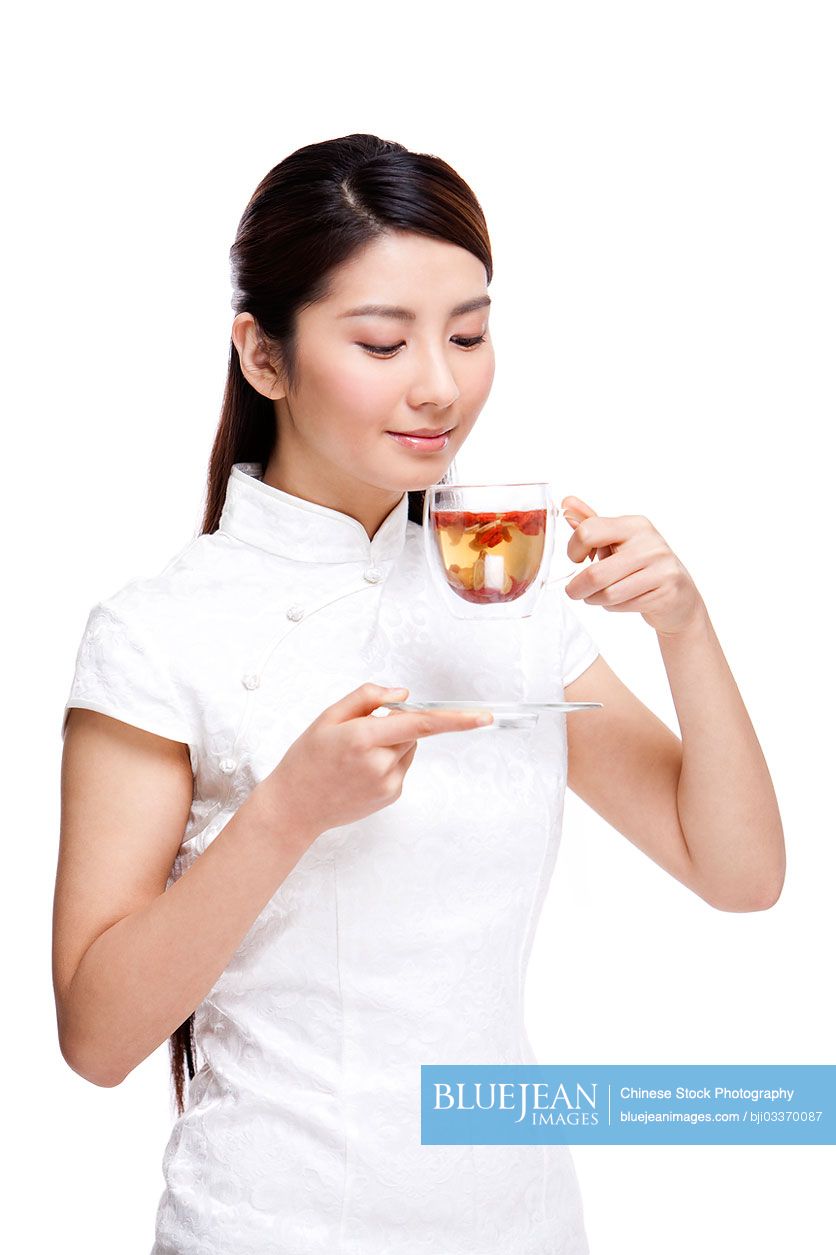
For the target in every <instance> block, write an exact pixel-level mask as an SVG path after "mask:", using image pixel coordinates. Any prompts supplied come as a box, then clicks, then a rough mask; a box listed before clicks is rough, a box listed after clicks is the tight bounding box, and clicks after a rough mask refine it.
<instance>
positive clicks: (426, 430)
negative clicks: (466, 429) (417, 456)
mask: <svg viewBox="0 0 836 1255" xmlns="http://www.w3.org/2000/svg"><path fill="white" fill-rule="evenodd" d="M452 430H453V429H452V427H442V428H441V429H440V430H438V431H433V429H432V428H431V427H418V428H417V429H416V430H415V431H390V432H387V435H389V436H447V435H449V434H450V432H451V431H452Z"/></svg>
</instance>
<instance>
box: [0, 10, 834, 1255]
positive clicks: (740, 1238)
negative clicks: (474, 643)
mask: <svg viewBox="0 0 836 1255" xmlns="http://www.w3.org/2000/svg"><path fill="white" fill-rule="evenodd" d="M831 13H832V10H831V6H829V5H827V4H824V3H822V4H814V3H805V2H804V0H794V2H793V3H791V4H790V3H770V2H768V0H761V2H760V3H742V2H741V0H723V2H722V3H717V2H716V0H702V2H701V3H699V4H696V3H692V4H676V3H674V4H671V3H669V2H668V3H661V2H660V3H648V2H646V0H641V2H638V3H636V2H634V3H631V4H619V3H589V4H583V5H577V4H574V5H568V4H557V5H554V6H551V8H550V9H547V10H543V9H541V8H540V7H539V6H537V8H535V7H534V6H533V5H530V4H524V3H523V4H521V3H517V4H514V5H512V6H508V7H507V8H506V9H503V10H502V11H492V10H491V9H490V8H489V7H488V6H484V5H473V4H471V5H452V6H449V5H444V6H442V5H436V4H427V3H424V4H420V5H419V4H412V5H362V6H356V5H346V6H344V7H342V8H337V7H336V6H334V7H333V8H332V7H330V6H324V5H316V4H306V5H301V6H280V5H278V4H275V5H262V4H258V3H251V4H248V5H245V6H236V7H233V6H232V5H228V6H223V7H218V8H214V7H212V6H207V5H205V4H180V5H178V4H173V5H170V6H165V7H164V6H162V5H160V4H148V3H146V4H145V5H144V6H142V7H141V8H140V7H137V8H136V9H135V10H134V11H131V10H130V9H129V8H127V7H126V6H105V5H101V6H97V5H92V4H89V3H88V4H84V3H81V4H74V5H67V6H59V5H57V4H52V5H43V4H41V5H38V4H30V5H28V6H25V7H24V6H17V11H16V13H15V15H14V17H13V18H12V19H10V20H8V19H7V27H6V32H7V39H6V41H5V42H6V47H5V51H4V52H3V54H2V55H3V61H4V64H3V67H2V69H3V73H2V75H0V82H2V89H1V90H2V93H3V100H2V104H3V112H4V117H5V118H6V121H7V124H8V129H9V131H10V133H9V135H8V137H7V139H6V142H5V162H4V165H5V174H6V180H5V184H6V192H5V198H4V202H3V210H2V211H3V215H4V224H3V242H4V251H5V257H6V262H5V266H6V284H5V285H4V286H5V300H4V302H3V317H4V321H5V328H4V336H3V342H4V345H5V348H6V363H5V368H4V394H5V395H4V401H5V405H4V409H5V423H4V429H5V438H4V451H5V454H6V458H5V471H4V493H3V512H4V534H5V537H6V546H5V552H6V575H5V581H4V582H5V585H6V591H7V596H8V600H7V611H6V616H5V617H6V626H7V629H8V630H9V632H10V636H9V637H7V647H6V658H7V661H8V663H9V666H8V671H7V675H6V679H5V685H4V688H5V698H6V718H5V721H4V723H5V733H6V736H7V748H6V753H5V765H6V767H7V768H9V769H10V776H11V778H9V779H8V780H7V783H6V789H5V793H6V799H7V805H6V825H5V828H6V834H5V835H6V840H5V850H6V859H7V869H6V871H7V874H6V881H7V893H8V899H7V901H8V906H7V911H6V913H5V919H4V923H3V927H4V948H5V956H6V964H5V968H6V988H5V990H4V995H5V996H4V1003H5V1010H6V1012H7V1015H8V1022H7V1023H8V1027H7V1030H6V1032H5V1034H4V1052H5V1053H6V1055H7V1063H6V1067H5V1080H6V1086H5V1088H6V1122H5V1123H6V1130H7V1134H6V1140H7V1145H8V1146H9V1148H10V1149H11V1150H12V1151H13V1165H12V1169H11V1172H12V1178H11V1180H7V1182H6V1184H7V1186H9V1187H10V1188H9V1197H10V1198H11V1199H12V1200H13V1201H12V1202H11V1204H10V1208H9V1209H7V1215H8V1214H9V1211H11V1213H14V1214H16V1215H18V1216H20V1217H21V1219H22V1220H23V1221H24V1224H25V1228H26V1231H27V1232H31V1233H32V1235H33V1238H34V1234H35V1233H36V1232H37V1234H38V1238H39V1239H42V1242H39V1245H40V1244H43V1245H54V1246H56V1247H58V1246H59V1244H60V1249H61V1250H63V1251H68V1252H84V1255H97V1253H98V1252H102V1255H104V1253H107V1255H113V1252H115V1251H119V1252H120V1255H147V1252H148V1251H149V1250H150V1246H151V1242H152V1230H153V1220H154V1213H155V1208H156V1204H157V1200H158V1198H159V1195H160V1192H161V1190H162V1185H163V1181H162V1174H161V1166H160V1165H161V1156H162V1150H163V1146H164V1144H165V1141H166V1139H167V1137H168V1131H169V1127H170V1121H171V1114H172V1113H171V1107H170V1103H169V1089H168V1058H167V1049H166V1047H161V1048H160V1049H159V1050H158V1051H157V1052H156V1053H155V1054H154V1055H153V1056H152V1057H151V1058H150V1059H149V1060H147V1061H146V1062H145V1063H144V1064H143V1065H142V1066H140V1067H139V1068H138V1069H136V1070H135V1071H134V1073H132V1074H131V1076H130V1077H129V1078H128V1079H127V1080H126V1082H125V1083H124V1084H123V1085H122V1086H120V1087H118V1088H116V1089H111V1090H108V1089H99V1088H96V1087H94V1086H93V1085H91V1084H89V1083H88V1082H86V1081H84V1080H82V1079H81V1078H80V1077H78V1076H77V1075H76V1074H75V1073H73V1072H72V1071H70V1069H69V1068H68V1067H67V1065H66V1064H65V1063H64V1061H63V1060H62V1058H61V1056H60V1053H59V1050H58V1043H57V1035H56V1028H55V1016H54V1006H53V1000H52V989H51V974H50V941H51V937H50V930H51V910H52V892H53V885H54V873H55V860H56V856H57V849H58V822H59V768H60V755H61V743H60V737H59V727H60V718H61V712H62V707H63V702H64V700H65V697H66V693H67V691H68V688H69V683H70V679H71V675H72V668H73V663H74V658H75V652H76V649H77V646H78V643H79V640H80V636H81V632H82V630H83V627H84V623H85V619H86V616H87V613H88V611H89V609H90V607H91V606H92V605H93V604H94V603H95V602H96V601H98V600H99V599H100V598H103V597H106V596H109V595H110V594H111V593H112V592H114V591H115V590H116V589H117V588H119V587H121V586H122V585H123V584H125V583H127V582H128V581H129V580H130V579H132V578H134V577H135V576H139V575H148V574H153V573H154V572H156V571H158V570H159V569H160V568H161V566H162V565H163V564H164V563H165V562H166V561H167V560H168V558H169V557H171V556H173V554H174V553H176V552H177V551H178V550H179V549H180V548H181V547H182V546H183V544H185V543H186V541H187V540H188V539H189V538H190V537H191V535H192V534H193V533H194V532H195V531H196V529H197V527H198V524H199V519H200V516H201V513H202V492H203V486H204V481H205V474H206V467H207V462H208V457H209V450H210V445H211V441H212V437H213V434H214V430H215V425H216V423H217V420H218V415H219V411H220V403H221V393H222V388H223V383H224V379H225V374H226V362H227V351H228V345H229V327H230V322H231V318H232V314H231V310H230V304H229V301H230V291H229V283H228V250H229V246H230V244H231V243H232V240H233V237H234V234H235V229H236V226H237V222H238V219H239V217H240V215H241V213H242V211H243V208H244V206H245V204H246V201H247V199H248V198H249V196H250V193H251V192H252V190H253V189H254V187H255V185H256V183H257V182H258V181H259V180H260V178H261V177H262V176H263V175H264V174H265V173H266V172H267V170H268V169H270V167H271V166H273V165H275V164H276V163H277V162H278V161H280V160H281V159H282V158H283V157H285V156H286V155H288V154H289V153H290V152H291V151H293V150H294V149H295V148H297V147H299V146H300V145H302V144H306V143H310V142H313V141H316V140H321V139H327V138H331V137H334V136H338V135H344V134H348V133H350V132H353V131H371V132H374V133H376V134H378V135H381V136H382V137H384V138H387V139H396V140H398V141H400V142H401V143H403V144H405V145H407V146H408V147H409V148H412V149H415V150H418V151H425V152H431V153H435V154H436V155H438V156H441V157H443V158H444V159H445V160H446V161H448V162H449V163H450V164H451V165H453V166H454V167H455V168H456V169H457V170H458V171H459V172H460V173H461V174H462V175H463V177H464V178H465V179H466V180H467V181H468V182H469V183H470V184H471V186H472V187H473V189H474V190H475V192H476V194H477V196H478V197H479V199H480V202H481V204H482V206H483V208H484V210H485V213H486V216H487V219H488V224H489V228H490V231H491V236H492V242H493V248H494V261H495V268H496V274H495V278H494V280H493V283H492V285H491V288H490V291H491V295H492V298H493V307H492V315H491V319H492V335H493V339H494V342H495V346H496V353H497V374H496V380H495V384H494V391H493V393H492V395H491V398H490V399H489V401H488V404H487V406H486V407H485V410H484V411H483V414H482V417H481V418H480V420H479V424H478V425H477V428H476V429H475V431H474V433H473V435H472V436H471V438H470V441H469V444H468V445H467V446H466V447H465V449H464V450H463V452H462V454H460V455H459V457H458V458H457V471H458V473H459V477H460V478H463V479H464V478H472V477H475V476H476V475H477V474H478V475H480V476H481V475H484V476H488V475H494V476H496V477H497V478H501V477H508V478H517V479H524V478H529V479H530V478H540V479H548V480H550V481H551V482H552V484H553V486H554V488H555V490H556V492H557V494H558V496H563V495H564V494H566V493H573V494H576V495H578V496H580V497H582V498H583V499H584V500H586V501H587V502H588V503H589V504H590V505H591V506H592V507H593V508H594V509H595V510H596V511H597V512H598V513H599V514H604V515H618V514H644V515H647V517H649V518H650V520H651V521H652V522H653V523H654V525H655V526H656V527H657V528H658V529H659V531H660V532H661V533H662V535H663V536H664V537H665V539H666V540H667V541H668V543H669V544H670V545H671V547H672V548H673V549H674V550H675V551H676V553H677V554H678V555H679V556H680V558H681V559H682V561H683V562H684V564H685V565H686V567H687V568H688V569H689V571H690V572H691V574H692V575H693V577H694V579H695V580H696V582H697V585H698V587H699V588H700V590H701V592H702V594H703V596H704V598H705V601H706V603H707V605H708V608H709V613H710V615H711V618H712V620H713V622H714V625H715V628H716V630H717V633H718V635H719V637H720V641H721V643H722V645H723V648H724V650H725V653H726V657H727V658H728V661H729V664H730V666H731V668H732V671H733V673H734V675H735V677H736V680H737V683H738V686H739V688H740V691H741V693H742V695H743V698H744V701H745V702H746V705H747V708H748V710H749V712H750V715H751V717H752V720H753V722H754V725H755V728H756V731H757V733H758V736H759V739H760V742H761V745H762V747H763V749H764V753H765V755H766V758H767V762H768V763H769V765H770V768H771V771H772V775H773V779H774V782H775V787H776V790H777V793H778V797H779V801H780V804H781V811H782V816H783V820H784V827H785V833H786V840H787V847H788V872H787V880H786V886H785V889H784V892H783V895H782V897H781V899H780V901H779V903H778V904H777V905H776V906H775V907H774V908H773V909H771V910H769V911H767V912H761V913H755V914H725V913H721V912H718V911H715V910H712V909H711V908H709V907H708V906H706V905H705V904H704V903H703V902H702V901H701V900H700V899H698V898H697V897H695V896H694V895H693V894H690V893H689V892H688V891H687V890H685V889H684V888H683V887H682V886H681V885H679V884H678V883H677V882H676V881H674V880H673V879H672V878H671V877H669V876H667V875H666V874H665V873H664V872H662V871H661V870H660V869H659V868H658V867H656V865H655V864H653V863H652V862H650V861H649V860H648V859H647V858H645V857H644V856H642V855H641V854H640V853H639V852H638V851H637V850H636V849H635V848H634V847H632V846H631V845H630V844H629V843H628V842H627V841H625V840H624V838H623V837H621V836H620V835H619V834H618V833H616V832H615V831H614V830H613V829H611V828H609V827H608V826H607V824H605V823H604V822H603V821H602V820H601V819H599V817H598V816H597V815H596V814H594V813H593V812H592V811H591V810H589V808H587V807H586V806H585V805H584V804H583V803H581V802H580V801H579V799H577V798H576V797H575V796H574V795H571V794H570V795H569V796H568V797H567V808H566V818H565V826H564V838H563V846H562V849H561V853H560V857H559V859H558V864H557V870H556V873H555V878H554V881H553V885H552V889H551V892H550V894H549V897H548V899H547V902H546V905H545V910H544V915H543V918H542V923H541V928H540V931H539V933H538V936H537V940H536V943H535V948H534V952H533V954H532V959H531V966H530V976H529V982H528V987H527V1015H528V1025H529V1032H530V1036H531V1038H532V1042H533V1045H534V1048H535V1050H536V1052H537V1054H538V1056H539V1057H540V1059H541V1060H542V1061H543V1062H549V1063H559V1062H567V1063H573V1064H574V1063H621V1062H632V1063H654V1062H657V1063H675V1062H683V1063H701V1062H705V1063H723V1062H728V1063H772V1062H774V1063H831V1064H832V1063H836V1047H834V1040H836V1039H834V1027H836V1025H834V1016H833V985H832V981H833V975H832V973H833V940H834V937H833V933H834V928H833V908H832V902H831V897H832V889H831V887H832V885H833V883H834V873H836V859H834V849H833V837H834V824H833V810H832V789H831V782H832V779H833V769H832V764H831V759H830V754H831V751H832V748H833V736H832V713H831V709H830V708H831V706H832V703H833V699H834V675H833V662H832V645H829V644H828V641H832V630H833V629H832V624H833V609H834V606H833V580H832V569H833V566H832V543H833V542H832V537H833V530H834V529H833V516H832V505H831V502H832V497H831V493H830V489H831V483H832V475H833V470H832V468H833V460H832V453H830V452H826V448H827V445H828V442H829V440H830V437H831V428H832V425H833V418H834V392H835V391H836V386H835V385H834V363H833V344H834V290H836V265H834V260H835V259H834V222H836V196H835V195H834V166H833V152H834V106H836V99H835V97H836V91H834V75H833V64H834V56H836V47H834V42H835V41H834V37H833V27H832V24H831V22H832V18H831ZM544 20H547V23H548V24H547V25H545V26H544V25H543V24H542V23H543V21H544ZM573 604H574V605H575V607H576V612H577V613H578V614H579V615H580V616H581V618H582V620H583V622H584V624H585V625H586V626H587V627H588V629H589V631H590V632H591V633H592V634H593V636H594V637H595V639H596V640H597V641H598V643H599V644H600V646H601V649H602V652H603V654H604V656H605V657H606V658H607V660H608V661H609V663H610V665H611V666H612V667H613V668H614V669H615V670H616V671H617V672H618V674H619V675H620V676H621V677H622V679H623V680H624V681H625V683H627V684H628V685H629V686H630V687H631V688H632V689H633V690H634V691H635V692H636V693H637V694H638V695H639V696H640V698H641V699H642V700H643V701H644V702H645V703H646V704H647V705H648V706H649V707H650V708H651V709H652V710H654V711H655V712H656V713H657V714H658V715H659V716H660V717H661V718H663V719H664V720H665V721H666V722H667V723H668V724H669V725H670V726H671V727H672V728H674V729H675V730H676V728H677V724H676V718H675V713H674V707H673V703H672V700H671V697H670V693H669V691H668V687H667V681H666V676H665V672H664V668H663V666H662V662H661V656H660V654H659V651H658V647H657V643H656V637H655V634H654V633H653V631H652V629H650V628H649V627H648V626H647V625H646V624H645V623H644V621H643V620H642V619H641V617H640V616H639V615H632V614H631V615H625V614H611V613H608V612H607V611H606V610H604V609H602V608H600V607H590V606H585V605H583V604H578V603H573ZM570 717H573V716H570ZM576 717H584V716H576ZM575 1160H576V1164H577V1168H578V1173H579V1176H580V1180H581V1186H582V1190H583V1195H584V1200H585V1210H586V1218H587V1227H588V1232H589V1238H590V1243H591V1249H592V1252H593V1255H617V1253H618V1255H620V1253H622V1252H628V1251H629V1252H641V1253H642V1255H670V1252H672V1251H676V1252H677V1253H678V1255H692V1253H693V1255H696V1253H697V1252H699V1253H700V1255H702V1253H703V1252H705V1251H706V1250H711V1251H712V1252H715V1253H716V1255H727V1253H728V1255H731V1253H732V1252H735V1253H737V1252H740V1251H755V1250H757V1251H758V1252H759V1253H760V1255H770V1253H772V1252H775V1253H776V1255H777V1252H781V1253H782V1255H783V1253H784V1252H786V1251H789V1250H794V1251H804V1252H805V1255H817V1253H818V1252H830V1251H832V1250H833V1249H834V1243H836V1219H834V1211H833V1191H832V1182H833V1175H834V1170H836V1151H834V1148H833V1147H785V1148H780V1147H769V1146H767V1147H757V1148H746V1147H742V1148H729V1147H726V1148H719V1147H690V1148H689V1147H661V1148H655V1149H654V1148H647V1147H639V1146H628V1147H582V1148H578V1149H577V1150H576V1151H575ZM29 1245H30V1244H29V1243H24V1245H23V1246H22V1247H20V1248H19V1249H29ZM16 1249H17V1248H16ZM230 1255H232V1253H230ZM439 1255H444V1253H441V1252H440V1253H439ZM479 1255H483V1253H479Z"/></svg>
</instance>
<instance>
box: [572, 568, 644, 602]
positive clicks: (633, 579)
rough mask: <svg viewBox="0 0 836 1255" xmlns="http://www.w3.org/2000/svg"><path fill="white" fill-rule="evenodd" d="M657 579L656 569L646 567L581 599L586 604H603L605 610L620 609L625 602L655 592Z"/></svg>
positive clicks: (633, 600)
mask: <svg viewBox="0 0 836 1255" xmlns="http://www.w3.org/2000/svg"><path fill="white" fill-rule="evenodd" d="M659 581H660V577H659V573H658V571H654V570H653V568H652V567H646V568H645V569H644V570H642V571H636V572H634V573H633V574H632V575H628V576H627V578H626V579H623V580H617V581H616V582H615V583H614V584H609V585H608V586H607V587H606V588H604V589H601V591H600V592H597V593H591V594H590V595H589V596H588V597H584V598H583V600H584V601H585V602H586V604H587V605H588V606H604V608H605V609H607V610H616V609H620V608H621V607H622V606H623V605H624V603H625V602H630V603H633V602H635V600H636V599H637V598H642V597H645V596H646V595H647V594H648V593H652V592H655V591H656V589H657V588H659Z"/></svg>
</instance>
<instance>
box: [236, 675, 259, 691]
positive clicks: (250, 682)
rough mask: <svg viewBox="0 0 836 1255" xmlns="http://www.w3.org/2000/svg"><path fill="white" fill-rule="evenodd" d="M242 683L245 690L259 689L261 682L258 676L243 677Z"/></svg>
mask: <svg viewBox="0 0 836 1255" xmlns="http://www.w3.org/2000/svg"><path fill="white" fill-rule="evenodd" d="M241 682H242V684H243V685H244V688H245V689H257V688H258V686H259V684H260V683H261V681H260V680H259V677H258V676H257V675H245V676H242V678H241Z"/></svg>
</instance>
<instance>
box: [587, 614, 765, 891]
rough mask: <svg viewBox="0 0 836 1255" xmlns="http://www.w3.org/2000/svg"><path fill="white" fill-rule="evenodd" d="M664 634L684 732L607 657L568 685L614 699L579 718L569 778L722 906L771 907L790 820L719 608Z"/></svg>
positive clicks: (627, 832) (622, 828)
mask: <svg viewBox="0 0 836 1255" xmlns="http://www.w3.org/2000/svg"><path fill="white" fill-rule="evenodd" d="M658 640H659V648H660V650H661V653H662V659H663V662H664V665H665V668H666V671H667V674H668V679H669V682H670V687H671V695H672V697H673V700H674V704H675V706H676V713H677V718H678V720H679V726H680V731H681V733H682V740H681V741H680V740H679V738H678V737H676V736H675V735H674V733H673V732H671V731H670V729H669V728H668V727H667V726H666V725H665V724H664V723H662V721H661V720H660V719H658V718H657V717H656V716H655V715H654V714H653V713H652V712H651V711H650V710H648V708H647V707H646V706H644V705H643V704H642V703H641V702H640V701H639V699H638V698H637V697H636V696H635V695H634V694H633V693H632V692H631V691H630V690H629V689H628V688H627V687H626V686H625V685H624V684H622V682H621V681H620V680H619V678H618V677H617V676H616V675H615V674H614V672H613V671H612V670H611V669H610V668H609V666H608V665H607V664H606V662H605V661H604V659H603V658H600V657H599V658H597V659H596V660H595V662H594V663H593V664H592V666H591V667H589V668H587V670H586V671H585V672H584V673H583V674H582V675H580V676H579V677H578V678H577V680H575V681H574V682H573V683H572V684H569V685H567V687H566V698H567V700H571V701H601V702H603V703H604V709H603V710H600V711H594V712H589V713H588V714H586V713H583V714H575V715H571V716H570V717H569V719H568V721H567V724H568V739H569V785H570V787H571V788H572V789H573V791H574V792H576V793H577V794H578V795H579V796H580V797H582V798H583V799H584V801H586V802H588V804H589V805H590V806H591V807H592V808H593V809H594V810H596V811H597V812H598V813H599V814H600V815H602V816H603V817H604V818H605V819H606V820H607V821H608V822H609V823H611V824H612V825H613V827H614V828H616V829H617V830H618V831H619V832H621V833H623V835H624V836H626V837H627V838H628V839H629V840H630V841H632V842H633V843H634V844H635V845H636V846H638V848H639V849H641V850H643V851H644V852H645V853H646V854H647V855H648V856H649V857H650V858H652V859H653V860H654V861H655V862H657V863H658V864H659V865H660V866H662V867H664V868H665V870H666V871H668V872H670V873H671V875H673V876H675V877H676V878H677V879H678V880H680V881H682V883H683V884H685V885H687V886H688V887H689V888H690V889H692V890H693V891H694V892H695V893H698V894H699V895H700V896H701V897H702V898H704V899H705V900H706V901H707V902H709V903H710V904H711V905H712V906H715V907H717V908H718V909H720V910H728V911H753V910H762V909H765V908H767V907H770V906H772V905H773V904H774V902H775V901H776V900H777V898H778V896H779V894H780V892H781V886H782V884H783V879H784V870H785V853H784V836H783V828H782V825H781V817H780V814H779V811H778V803H777V800H776V797H775V791H774V788H773V785H772V779H771V777H770V774H769V769H768V767H767V765H766V762H765V760H764V757H763V753H762V751H761V747H760V744H759V742H758V739H757V737H756V735H755V731H754V729H753V727H752V724H751V722H750V720H749V716H748V713H747V711H746V707H745V706H744V704H743V700H742V698H741V696H740V693H739V691H738V688H737V685H736V684H735V681H734V677H733V675H732V673H731V671H730V670H729V667H728V663H727V662H726V659H725V656H724V654H723V651H722V649H721V648H720V643H719V641H718V640H717V636H716V634H715V632H714V629H713V627H712V625H711V621H710V619H709V617H708V613H707V612H701V613H700V614H699V616H697V617H696V618H695V620H694V622H693V625H692V626H691V627H690V628H689V629H688V630H687V631H683V632H680V633H678V634H677V635H675V636H672V635H666V634H665V633H663V632H659V633H658Z"/></svg>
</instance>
